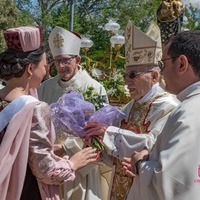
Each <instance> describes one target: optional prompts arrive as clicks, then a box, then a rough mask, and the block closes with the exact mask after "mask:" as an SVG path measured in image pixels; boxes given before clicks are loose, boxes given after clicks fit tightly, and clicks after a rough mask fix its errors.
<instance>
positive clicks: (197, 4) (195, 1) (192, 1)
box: [182, 0, 200, 8]
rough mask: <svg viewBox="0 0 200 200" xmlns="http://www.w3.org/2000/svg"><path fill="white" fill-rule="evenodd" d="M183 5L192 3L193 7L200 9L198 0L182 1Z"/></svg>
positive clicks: (199, 0)
mask: <svg viewBox="0 0 200 200" xmlns="http://www.w3.org/2000/svg"><path fill="white" fill-rule="evenodd" d="M182 2H183V3H184V4H188V3H192V5H193V6H196V7H199V8H200V0H182Z"/></svg>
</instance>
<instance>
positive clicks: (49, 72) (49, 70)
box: [42, 50, 54, 82]
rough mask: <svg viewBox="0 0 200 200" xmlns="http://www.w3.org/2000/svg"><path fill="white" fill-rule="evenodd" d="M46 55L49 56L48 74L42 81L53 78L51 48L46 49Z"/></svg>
mask: <svg viewBox="0 0 200 200" xmlns="http://www.w3.org/2000/svg"><path fill="white" fill-rule="evenodd" d="M46 57H47V65H46V75H45V76H44V78H43V80H42V82H43V81H46V80H47V79H49V78H51V72H52V70H53V66H54V62H53V55H52V53H51V51H50V50H46Z"/></svg>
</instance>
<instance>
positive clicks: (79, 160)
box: [70, 147, 97, 171]
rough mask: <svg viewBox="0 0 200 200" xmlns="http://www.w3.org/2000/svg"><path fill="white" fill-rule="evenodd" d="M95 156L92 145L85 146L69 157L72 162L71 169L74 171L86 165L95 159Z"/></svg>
mask: <svg viewBox="0 0 200 200" xmlns="http://www.w3.org/2000/svg"><path fill="white" fill-rule="evenodd" d="M96 156H97V153H96V149H94V148H92V147H87V148H84V149H82V150H81V151H79V152H78V153H76V154H74V155H73V156H72V157H71V158H70V161H71V162H72V163H73V169H74V170H75V171H76V170H77V169H80V168H82V167H84V166H86V165H87V164H89V163H90V162H94V161H96Z"/></svg>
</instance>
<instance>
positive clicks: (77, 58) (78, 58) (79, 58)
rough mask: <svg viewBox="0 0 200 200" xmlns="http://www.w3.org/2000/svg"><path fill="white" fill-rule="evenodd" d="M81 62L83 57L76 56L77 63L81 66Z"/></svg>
mask: <svg viewBox="0 0 200 200" xmlns="http://www.w3.org/2000/svg"><path fill="white" fill-rule="evenodd" d="M80 62H81V56H79V55H78V56H76V63H77V64H80Z"/></svg>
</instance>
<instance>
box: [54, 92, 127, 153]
mask: <svg viewBox="0 0 200 200" xmlns="http://www.w3.org/2000/svg"><path fill="white" fill-rule="evenodd" d="M50 109H51V115H52V120H53V123H54V126H55V129H56V133H57V134H61V133H62V134H63V133H66V136H67V134H71V135H74V136H79V137H81V138H82V139H83V140H84V141H85V142H86V143H87V145H88V146H92V147H94V148H96V149H97V150H98V151H99V152H101V151H103V150H105V149H104V145H103V143H102V139H101V137H100V136H92V137H89V138H88V137H87V136H86V135H85V130H84V127H85V125H86V123H87V122H90V121H97V122H100V123H104V124H106V125H108V126H109V125H112V123H113V122H114V121H115V120H116V119H117V118H119V117H122V116H124V114H123V113H122V112H121V111H120V110H119V109H118V108H117V107H116V106H110V105H107V106H104V107H102V108H100V109H99V110H98V111H95V107H94V105H93V104H92V103H90V102H88V101H85V100H84V98H83V95H82V94H80V93H78V92H75V91H69V92H68V93H66V94H64V95H63V96H62V97H61V98H60V99H59V100H58V101H57V102H56V103H53V104H51V105H50ZM58 137H59V136H58Z"/></svg>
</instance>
